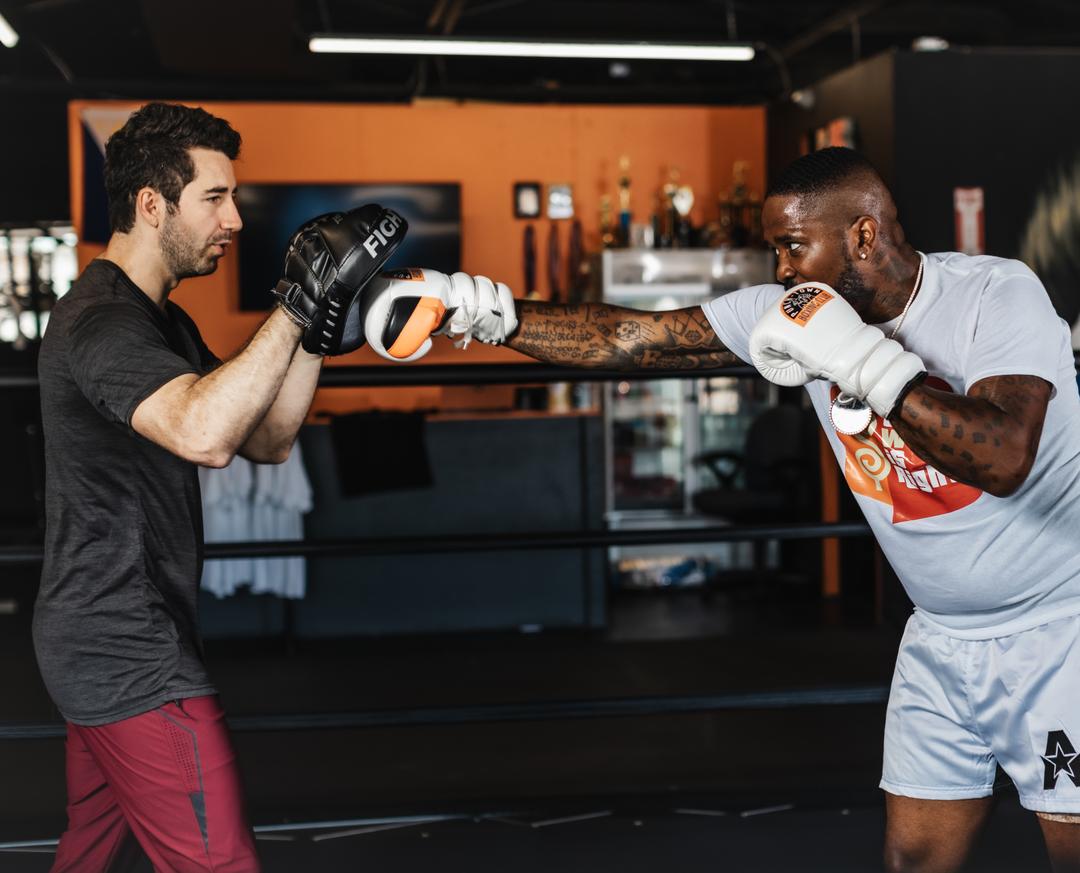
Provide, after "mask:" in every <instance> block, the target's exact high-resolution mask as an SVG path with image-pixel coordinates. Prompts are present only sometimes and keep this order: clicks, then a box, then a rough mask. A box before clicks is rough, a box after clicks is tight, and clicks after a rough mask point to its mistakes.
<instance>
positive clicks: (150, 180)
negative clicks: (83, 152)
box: [105, 103, 240, 233]
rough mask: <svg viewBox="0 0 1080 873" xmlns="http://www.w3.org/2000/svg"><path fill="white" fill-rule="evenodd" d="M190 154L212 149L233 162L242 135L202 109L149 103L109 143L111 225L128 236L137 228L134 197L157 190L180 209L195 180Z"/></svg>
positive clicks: (107, 185)
mask: <svg viewBox="0 0 1080 873" xmlns="http://www.w3.org/2000/svg"><path fill="white" fill-rule="evenodd" d="M189 149H212V150H213V151H216V152H222V153H223V154H224V155H225V156H226V157H228V158H229V159H230V160H236V156H237V155H239V154H240V134H238V133H237V132H236V131H235V130H233V129H232V127H231V126H230V125H229V122H227V121H226V120H225V119H223V118H218V117H217V116H214V115H211V114H210V113H209V112H207V111H206V110H204V109H193V108H192V107H190V106H178V105H176V104H173V103H147V104H146V105H145V106H143V107H142V108H141V109H139V110H138V111H136V112H135V113H134V114H133V115H132V116H131V117H130V118H129V119H128V120H127V122H125V124H124V126H123V127H121V128H120V129H119V130H118V131H117V132H116V133H114V134H113V135H112V136H111V137H109V141H108V142H107V143H106V144H105V193H106V194H107V195H108V198H109V226H110V228H112V231H113V233H127V232H128V231H130V230H131V228H132V226H133V225H134V224H135V195H136V194H138V193H139V191H140V190H141V189H143V188H153V189H154V190H155V191H158V192H159V193H160V194H161V196H162V197H164V198H165V200H166V201H167V202H168V203H169V204H171V206H172V207H174V208H175V207H176V206H177V205H178V204H179V203H180V192H181V191H183V190H184V187H185V186H186V185H187V184H188V183H189V182H191V180H192V179H194V178H195V162H194V161H192V159H191V154H190V153H189Z"/></svg>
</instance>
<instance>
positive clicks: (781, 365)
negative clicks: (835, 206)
mask: <svg viewBox="0 0 1080 873" xmlns="http://www.w3.org/2000/svg"><path fill="white" fill-rule="evenodd" d="M750 359H751V361H753V364H754V366H755V367H757V369H758V372H759V373H761V375H762V376H764V377H765V378H766V379H768V380H769V381H770V382H775V383H776V384H777V385H788V386H792V385H805V384H806V383H807V382H809V381H811V380H812V379H828V380H830V381H832V382H835V383H836V384H837V386H839V388H840V390H841V391H842V392H844V393H845V394H847V395H848V396H849V397H857V398H858V399H859V400H863V401H865V402H866V403H867V404H869V406H870V408H871V409H873V410H874V412H876V413H877V414H878V415H881V416H883V417H888V415H889V413H890V412H892V410H893V407H894V406H896V402H897V400H898V399H899V398H900V396H901V395H902V394H903V393H904V389H905V388H906V387H907V386H908V384H909V383H911V382H912V380H914V379H916V378H917V377H919V376H920V375H923V374H925V372H926V367H925V366H924V364H923V362H922V360H921V359H920V358H919V356H918V355H914V354H912V353H911V352H907V351H904V347H903V346H901V345H900V343H898V342H896V340H893V339H888V338H886V336H885V334H884V333H882V332H881V330H880V329H879V328H876V327H873V326H871V325H868V324H864V323H863V320H862V319H861V318H859V315H858V313H856V312H855V310H854V309H853V308H852V307H851V304H850V303H848V302H847V301H846V300H845V299H844V298H843V297H841V296H840V295H839V294H838V293H837V292H836V291H834V290H833V289H832V288H830V287H829V286H828V285H824V284H822V283H820V282H804V283H803V284H802V285H796V286H795V287H794V288H792V289H791V290H790V291H788V293H787V294H785V295H784V296H783V297H781V298H780V300H779V302H778V303H775V304H773V305H772V306H771V307H769V309H767V310H766V311H765V314H764V315H763V316H761V319H760V320H759V321H758V323H757V324H756V325H755V326H754V330H753V332H752V333H751V334H750Z"/></svg>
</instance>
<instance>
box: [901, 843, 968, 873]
mask: <svg viewBox="0 0 1080 873" xmlns="http://www.w3.org/2000/svg"><path fill="white" fill-rule="evenodd" d="M963 861H964V858H963V856H962V855H958V853H957V852H956V850H955V847H952V846H939V845H935V844H934V843H933V842H931V841H928V840H927V841H919V842H917V843H915V842H906V841H905V842H900V841H898V840H887V841H886V842H885V852H884V862H885V873H951V871H954V870H959V869H960V866H961V865H962V864H963Z"/></svg>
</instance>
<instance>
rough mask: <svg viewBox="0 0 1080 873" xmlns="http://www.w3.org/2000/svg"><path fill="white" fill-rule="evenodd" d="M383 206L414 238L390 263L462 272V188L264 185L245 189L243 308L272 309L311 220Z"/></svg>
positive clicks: (240, 241)
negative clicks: (289, 249)
mask: <svg viewBox="0 0 1080 873" xmlns="http://www.w3.org/2000/svg"><path fill="white" fill-rule="evenodd" d="M364 203H378V204H379V205H381V206H386V207H389V208H390V209H394V210H396V211H397V212H400V213H401V214H402V215H403V216H405V220H406V221H408V222H409V232H408V234H407V235H406V236H405V242H403V243H402V244H401V246H400V247H399V248H398V250H397V251H396V252H394V255H393V257H391V258H390V260H389V262H388V263H387V269H390V268H394V267H430V268H432V269H434V270H441V271H443V272H444V273H453V272H454V271H455V270H459V269H461V186H460V185H458V184H457V183H441V182H439V183H430V184H428V183H424V184H417V183H402V184H388V183H380V184H344V185H312V184H257V183H250V184H249V183H242V184H241V185H240V188H239V190H238V192H237V205H238V208H239V209H240V217H241V219H243V222H244V227H243V229H242V230H241V231H240V233H239V234H237V236H236V249H237V256H238V259H239V261H238V268H239V273H240V308H241V309H243V310H262V309H268V308H269V307H270V305H271V303H272V302H273V297H272V296H271V294H270V289H271V288H273V287H274V285H276V284H277V281H278V279H280V278H281V265H282V263H283V262H284V260H285V246H286V244H287V243H288V241H289V237H291V236H292V235H293V233H294V232H295V231H296V229H297V228H298V227H299V226H300V225H301V224H302V223H303V222H304V221H306V220H308V219H309V218H313V217H315V216H316V215H321V214H322V213H324V212H337V211H344V210H347V209H352V208H353V207H354V206H361V205H363V204H364Z"/></svg>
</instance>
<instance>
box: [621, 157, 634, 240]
mask: <svg viewBox="0 0 1080 873" xmlns="http://www.w3.org/2000/svg"><path fill="white" fill-rule="evenodd" d="M630 219H631V213H630V157H629V155H623V156H622V157H621V158H619V234H618V241H619V245H621V246H629V245H630Z"/></svg>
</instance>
